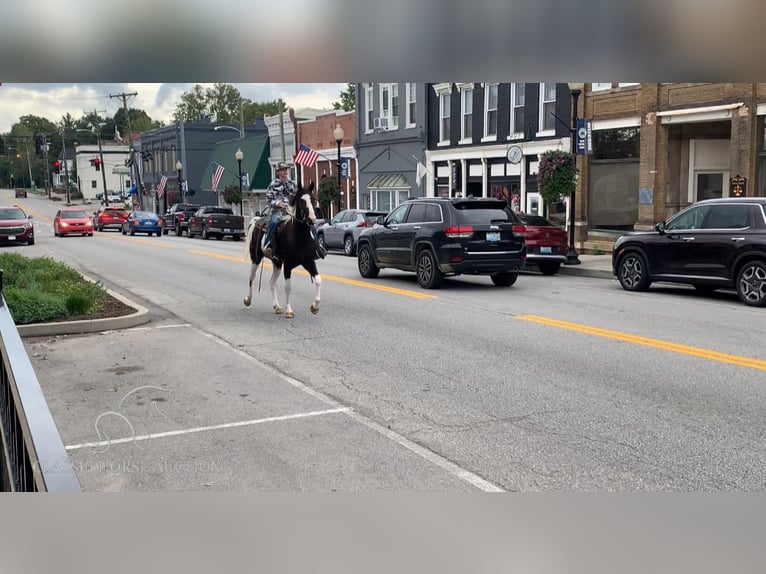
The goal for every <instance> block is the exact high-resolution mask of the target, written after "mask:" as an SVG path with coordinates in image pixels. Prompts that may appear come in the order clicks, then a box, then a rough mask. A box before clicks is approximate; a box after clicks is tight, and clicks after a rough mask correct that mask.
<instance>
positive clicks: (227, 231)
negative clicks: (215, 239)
mask: <svg viewBox="0 0 766 574" xmlns="http://www.w3.org/2000/svg"><path fill="white" fill-rule="evenodd" d="M223 232H224V233H231V229H229V228H228V227H227V228H226V229H224V230H223Z"/></svg>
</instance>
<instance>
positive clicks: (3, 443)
mask: <svg viewBox="0 0 766 574" xmlns="http://www.w3.org/2000/svg"><path fill="white" fill-rule="evenodd" d="M80 491H81V488H80V483H79V481H78V480H77V475H76V474H75V472H74V469H73V468H72V464H71V461H70V460H69V455H68V454H67V452H66V449H65V448H64V443H63V442H62V440H61V435H60V434H59V431H58V429H57V428H56V424H55V423H54V421H53V416H52V415H51V412H50V409H49V408H48V403H47V402H46V400H45V396H44V395H43V392H42V389H41V388H40V382H39V381H38V380H37V375H36V374H35V371H34V369H33V368H32V363H31V361H30V360H29V355H28V354H27V350H26V348H25V347H24V344H23V343H22V341H21V336H20V335H19V331H18V329H17V328H16V323H15V322H14V321H13V317H12V316H11V313H10V311H9V310H8V306H7V305H6V303H5V297H4V296H3V272H2V270H0V492H80Z"/></svg>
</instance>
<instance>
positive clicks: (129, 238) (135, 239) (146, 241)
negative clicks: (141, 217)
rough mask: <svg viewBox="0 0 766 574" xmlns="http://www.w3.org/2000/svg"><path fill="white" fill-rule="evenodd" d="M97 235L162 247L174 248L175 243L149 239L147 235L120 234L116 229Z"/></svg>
mask: <svg viewBox="0 0 766 574" xmlns="http://www.w3.org/2000/svg"><path fill="white" fill-rule="evenodd" d="M99 237H106V238H107V239H112V240H117V241H132V242H134V243H141V244H143V245H153V246H155V247H162V248H164V249H176V246H175V245H169V244H167V243H163V242H162V241H158V240H157V239H150V238H149V237H133V236H130V235H122V231H118V232H117V234H116V235H115V234H111V233H110V234H106V233H105V234H103V235H99Z"/></svg>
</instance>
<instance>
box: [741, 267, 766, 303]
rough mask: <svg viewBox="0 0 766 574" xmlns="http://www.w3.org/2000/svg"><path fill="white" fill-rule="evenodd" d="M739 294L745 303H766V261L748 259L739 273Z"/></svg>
mask: <svg viewBox="0 0 766 574" xmlns="http://www.w3.org/2000/svg"><path fill="white" fill-rule="evenodd" d="M737 295H738V296H739V299H740V301H742V302H743V303H744V304H745V305H750V306H752V307H763V306H764V305H766V263H764V262H763V261H748V262H747V263H745V264H744V265H743V266H742V268H741V269H740V270H739V273H737Z"/></svg>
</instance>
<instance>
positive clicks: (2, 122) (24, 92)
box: [0, 82, 346, 134]
mask: <svg viewBox="0 0 766 574" xmlns="http://www.w3.org/2000/svg"><path fill="white" fill-rule="evenodd" d="M200 85H202V86H205V87H208V86H212V85H213V84H205V83H202V82H200ZM231 85H233V86H234V87H235V88H237V89H238V90H239V92H240V93H241V94H242V97H243V98H248V99H250V100H252V101H254V102H267V101H272V100H276V99H279V98H282V99H283V100H284V101H285V103H286V104H287V105H288V106H290V107H293V108H296V109H299V108H319V109H324V108H327V109H332V103H333V102H336V101H340V93H341V92H342V91H343V90H345V89H346V84H298V83H291V84H231ZM193 87H194V83H189V84H9V83H3V84H2V85H0V134H2V133H8V132H9V131H10V130H11V126H12V125H13V124H15V123H17V122H18V120H19V118H20V117H21V116H25V115H35V116H41V117H44V118H48V119H49V120H51V121H52V122H54V123H57V122H59V121H60V120H61V118H62V117H63V116H64V115H66V113H67V112H68V113H70V114H71V115H72V117H74V118H75V119H77V118H79V117H81V116H82V115H83V114H84V113H86V112H92V111H93V110H97V111H98V112H99V113H100V114H102V115H106V116H113V115H114V113H115V112H116V111H117V109H118V108H119V107H121V106H122V100H121V99H120V98H110V97H109V96H110V95H116V94H119V93H123V92H124V93H131V92H135V93H137V95H136V96H134V97H131V98H128V106H129V107H131V108H138V109H142V110H144V111H145V112H146V113H147V114H149V116H150V117H151V118H152V119H153V120H162V121H164V122H165V123H166V124H169V123H172V121H173V120H172V117H173V111H174V110H175V107H176V105H177V104H178V103H179V102H180V101H181V95H182V94H183V93H184V92H189V91H191V90H192V89H193ZM104 112H106V113H105V114H104Z"/></svg>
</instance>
